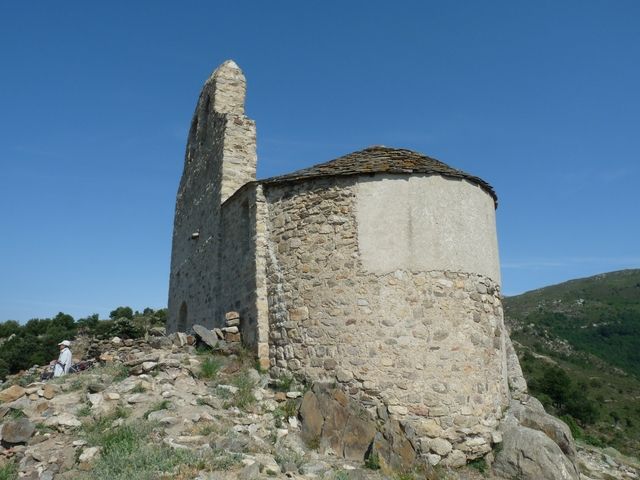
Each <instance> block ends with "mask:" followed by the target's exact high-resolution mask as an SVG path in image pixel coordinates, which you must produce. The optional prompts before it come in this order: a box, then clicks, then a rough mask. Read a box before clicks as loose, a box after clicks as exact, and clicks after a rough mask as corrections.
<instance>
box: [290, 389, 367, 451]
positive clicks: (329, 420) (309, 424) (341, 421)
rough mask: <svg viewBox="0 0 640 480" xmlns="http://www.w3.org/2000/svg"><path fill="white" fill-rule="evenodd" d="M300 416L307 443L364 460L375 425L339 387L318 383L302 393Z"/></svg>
mask: <svg viewBox="0 0 640 480" xmlns="http://www.w3.org/2000/svg"><path fill="white" fill-rule="evenodd" d="M299 415H300V419H301V421H302V432H301V433H302V438H303V439H304V440H305V441H306V442H307V444H308V445H311V446H314V447H316V446H317V447H319V449H320V451H321V452H327V451H332V452H333V453H334V454H336V455H338V456H340V457H343V458H346V459H348V460H354V461H363V460H364V458H365V455H366V454H367V452H368V451H369V449H370V447H371V443H372V442H373V438H374V436H375V434H376V424H375V422H374V420H373V419H372V418H371V417H370V415H369V414H368V413H367V411H366V410H364V409H363V408H362V407H361V406H360V405H358V404H357V403H356V402H354V401H351V400H350V399H349V397H347V396H346V395H345V394H344V393H343V392H342V390H340V389H337V388H329V387H325V386H322V385H321V384H316V385H314V387H313V389H312V390H310V391H308V392H307V393H306V394H305V396H304V398H303V399H302V404H301V408H300V411H299Z"/></svg>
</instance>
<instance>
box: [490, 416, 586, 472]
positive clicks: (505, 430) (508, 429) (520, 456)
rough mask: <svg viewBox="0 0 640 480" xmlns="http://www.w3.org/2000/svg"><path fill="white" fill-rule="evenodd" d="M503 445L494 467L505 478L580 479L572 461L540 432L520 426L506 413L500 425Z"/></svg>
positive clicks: (514, 418)
mask: <svg viewBox="0 0 640 480" xmlns="http://www.w3.org/2000/svg"><path fill="white" fill-rule="evenodd" d="M501 430H502V438H503V442H502V448H501V449H500V450H499V451H498V453H497V454H496V459H495V463H494V464H493V467H494V469H495V471H496V473H498V474H501V475H503V476H505V477H506V478H518V479H520V480H579V478H580V475H579V473H578V471H577V469H576V467H575V465H574V464H573V462H572V461H571V460H570V459H569V458H568V457H567V456H566V455H565V454H564V453H563V452H562V450H561V449H560V447H559V446H558V445H557V444H556V443H555V442H554V441H553V440H551V438H549V437H548V436H547V435H545V434H544V433H543V432H541V431H538V430H534V429H532V428H529V427H525V426H522V425H520V424H519V423H518V420H517V418H516V417H515V416H514V415H513V414H511V413H509V414H508V415H507V416H506V417H505V419H504V420H503V422H502V424H501Z"/></svg>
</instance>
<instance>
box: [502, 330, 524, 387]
mask: <svg viewBox="0 0 640 480" xmlns="http://www.w3.org/2000/svg"><path fill="white" fill-rule="evenodd" d="M504 337H505V349H506V352H505V353H506V357H507V381H508V383H509V392H510V393H511V398H515V399H520V398H522V397H524V396H526V394H527V381H526V380H525V378H524V375H523V373H522V367H520V361H519V360H518V354H517V353H516V350H515V349H514V348H513V343H511V338H509V335H504Z"/></svg>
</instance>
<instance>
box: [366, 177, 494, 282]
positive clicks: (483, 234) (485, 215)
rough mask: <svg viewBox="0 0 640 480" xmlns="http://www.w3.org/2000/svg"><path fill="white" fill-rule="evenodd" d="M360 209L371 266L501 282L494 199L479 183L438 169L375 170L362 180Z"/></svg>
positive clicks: (379, 270)
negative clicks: (425, 172)
mask: <svg viewBox="0 0 640 480" xmlns="http://www.w3.org/2000/svg"><path fill="white" fill-rule="evenodd" d="M356 212H357V224H358V247H359V253H360V259H361V261H362V265H363V268H364V269H365V270H367V271H369V272H372V273H387V272H393V271H394V270H398V269H402V270H409V271H430V270H442V271H452V272H456V271H460V272H473V273H477V274H479V275H484V276H485V277H488V278H491V279H492V280H493V281H495V282H497V283H500V262H499V259H498V245H497V240H496V222H495V207H494V201H493V198H491V197H490V196H489V195H487V193H486V192H485V191H484V190H482V189H481V188H480V187H479V186H477V185H474V184H471V183H469V182H467V181H465V180H460V179H449V178H446V177H441V176H438V175H431V176H427V175H412V176H406V177H404V178H403V179H398V178H397V176H389V175H386V176H385V175H376V176H375V177H374V178H372V179H362V180H361V181H360V182H359V183H358V187H357V205H356Z"/></svg>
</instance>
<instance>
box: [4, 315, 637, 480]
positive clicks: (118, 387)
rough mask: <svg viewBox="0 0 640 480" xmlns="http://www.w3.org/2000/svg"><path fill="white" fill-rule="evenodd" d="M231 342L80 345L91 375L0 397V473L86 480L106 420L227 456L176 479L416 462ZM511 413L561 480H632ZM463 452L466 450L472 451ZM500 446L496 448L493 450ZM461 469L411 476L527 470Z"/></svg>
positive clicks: (332, 400) (378, 428)
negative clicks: (209, 368) (544, 450)
mask: <svg viewBox="0 0 640 480" xmlns="http://www.w3.org/2000/svg"><path fill="white" fill-rule="evenodd" d="M235 320H236V319H235V318H230V319H229V321H230V322H231V323H233V322H234V321H235ZM233 326H235V325H230V327H233ZM225 328H228V327H225ZM209 334H213V335H215V336H216V338H217V339H218V341H217V342H216V344H215V347H214V348H213V349H211V348H210V347H208V346H206V345H207V344H206V342H205V338H207V339H208V338H210V337H209ZM230 335H231V336H230ZM236 335H237V336H236ZM235 340H238V341H239V340H240V334H239V332H236V331H235V330H225V329H221V332H214V331H209V332H204V331H202V332H201V334H199V335H184V336H181V335H177V334H173V335H171V336H168V337H166V336H157V335H156V336H149V337H148V338H147V339H146V340H142V339H141V340H130V339H124V340H123V339H118V338H114V339H112V340H102V341H95V340H93V341H89V342H88V344H87V348H86V350H87V351H88V352H92V353H93V354H94V355H96V357H97V358H99V359H101V361H100V362H99V364H98V365H97V366H96V367H94V368H93V369H91V370H87V371H85V372H81V373H80V374H75V375H69V376H66V377H62V378H60V379H56V380H53V381H50V382H48V383H42V382H37V381H33V382H31V383H27V384H24V385H22V386H21V385H12V386H9V387H7V388H5V389H4V390H2V391H0V398H3V399H6V400H4V401H3V403H2V404H0V445H1V446H0V467H1V466H2V465H4V464H6V463H7V462H15V464H16V465H17V470H18V473H19V477H20V478H26V479H51V480H54V479H81V478H91V471H92V469H93V468H94V467H95V465H97V462H100V458H101V454H102V453H101V447H102V446H101V445H94V444H91V443H90V442H89V440H88V439H89V438H90V437H89V436H88V435H87V434H86V432H87V428H88V427H87V426H88V425H91V424H94V423H95V422H97V421H98V420H99V419H101V418H102V419H104V418H109V419H111V420H110V422H111V424H110V425H107V426H106V427H105V428H115V427H117V426H118V425H123V424H129V423H130V422H138V421H144V422H150V424H151V425H153V438H154V439H155V441H157V442H158V443H160V444H163V445H167V446H169V447H170V448H171V449H173V450H175V451H189V452H195V453H197V454H202V455H206V454H209V455H211V454H216V455H222V456H224V458H225V464H224V468H220V466H219V465H217V464H211V465H210V466H208V467H207V466H205V467H204V468H201V469H200V470H198V471H194V472H192V476H189V477H181V478H198V479H200V480H206V479H218V478H225V479H232V480H233V479H252V478H262V477H269V478H294V479H295V478H298V479H314V478H319V479H322V478H324V479H342V478H350V479H357V478H370V479H384V478H395V474H393V473H389V472H390V470H395V471H403V470H407V469H410V468H411V465H412V464H414V462H415V460H416V449H415V448H414V446H413V444H412V441H413V442H415V441H418V440H417V438H418V437H417V436H416V433H415V432H411V431H409V430H407V426H406V425H402V424H400V423H399V422H397V421H396V420H394V419H393V418H391V416H390V415H389V414H388V412H378V411H373V409H367V408H366V407H364V406H362V405H361V404H359V403H356V402H354V400H353V399H351V398H350V397H349V396H348V395H345V393H344V392H343V391H342V390H341V389H340V388H339V387H338V386H336V385H327V384H316V385H313V386H311V388H309V387H305V386H304V385H299V384H298V385H296V384H291V385H289V384H290V383H291V378H283V379H281V380H279V381H276V380H274V379H273V378H271V377H270V376H268V375H267V374H266V373H263V372H260V371H258V370H255V368H253V367H254V365H255V363H254V360H253V357H251V355H247V352H246V351H244V350H243V349H242V348H241V347H240V344H239V343H238V342H235ZM157 345H160V346H159V347H158V346H157ZM205 347H206V348H205ZM210 361H215V362H218V363H217V367H218V369H217V371H215V372H210V374H211V377H210V378H204V377H203V373H202V372H203V371H204V370H203V366H204V365H205V364H206V363H207V362H210ZM37 372H38V369H35V368H34V369H32V370H30V372H28V373H27V374H25V375H23V376H22V377H16V378H14V379H13V380H14V381H17V380H20V379H22V380H26V379H29V378H32V377H33V376H34V374H37ZM247 386H248V388H247ZM123 412H126V415H124V413H123ZM510 412H511V413H510V415H509V419H510V420H509V421H511V422H514V423H517V424H518V425H520V426H522V425H529V426H535V425H534V424H537V425H538V427H536V428H539V427H540V426H542V429H544V430H545V431H547V435H550V436H546V435H545V434H543V433H541V432H540V431H535V432H537V433H534V434H532V435H533V436H542V437H544V438H546V439H548V442H550V443H551V444H553V445H555V446H556V447H555V448H557V451H558V452H561V447H562V445H564V449H565V450H567V451H566V452H565V454H570V455H572V456H573V457H574V458H575V459H576V463H577V465H578V466H579V470H580V476H579V477H578V476H572V477H567V478H576V479H577V478H580V479H582V480H601V479H611V478H614V479H633V478H638V465H637V464H634V463H633V462H631V461H630V460H629V459H626V458H625V457H623V456H622V455H620V454H619V453H618V452H615V451H614V450H612V449H610V450H609V451H605V452H602V451H599V450H596V449H593V448H591V447H589V448H586V447H580V448H578V450H577V452H576V451H575V450H574V449H572V448H573V447H572V445H573V443H572V442H568V443H567V439H566V431H564V429H563V427H562V426H561V425H559V424H556V423H554V421H553V419H551V418H546V417H545V415H546V414H544V412H543V410H542V411H541V409H540V408H539V404H538V403H536V401H535V400H532V399H529V400H528V403H527V404H524V403H522V404H519V405H512V407H511V409H510ZM385 416H386V418H387V420H386V421H382V420H381V417H385ZM547 417H548V416H547ZM424 428H425V430H426V431H429V429H430V428H438V426H437V425H435V424H434V425H431V426H430V425H425V426H424ZM522 428H526V429H527V431H529V430H530V431H531V432H534V430H531V429H529V428H528V427H522ZM518 432H519V433H518V434H521V432H522V430H521V429H520V430H518ZM503 435H504V439H497V438H496V439H494V441H496V442H499V441H501V440H504V441H505V442H506V440H507V438H508V436H509V435H510V434H509V432H508V430H507V429H503ZM551 437H554V438H553V440H551V439H550V438H551ZM545 442H546V441H545ZM556 442H557V443H556ZM563 442H564V443H563ZM468 443H469V445H468V446H469V448H472V447H473V445H472V443H473V442H468ZM544 444H545V445H546V443H544ZM514 445H516V447H517V445H518V442H515V443H514ZM558 445H560V446H558ZM525 447H527V445H525ZM530 447H531V448H533V447H532V446H530ZM427 448H428V450H429V451H431V452H433V453H432V454H430V455H432V456H433V457H434V458H433V459H431V460H432V461H433V463H438V462H437V461H436V460H439V459H440V458H444V457H447V456H448V455H451V452H452V451H453V450H452V445H451V444H450V443H449V442H447V441H446V440H443V439H439V438H437V437H434V438H433V439H432V440H429V443H428V445H426V446H424V449H427ZM508 448H510V447H508V446H507V445H506V444H505V447H504V448H503V450H502V451H505V450H508ZM529 453H530V452H526V454H527V455H528V454H529ZM372 454H375V456H373V457H372ZM560 454H561V453H560ZM500 455H501V453H499V454H498V456H497V458H496V464H499V462H500ZM221 458H222V457H221ZM366 458H370V459H371V458H375V462H377V464H378V465H379V466H380V467H382V469H381V470H372V469H368V468H365V467H364V463H365V461H367V460H366ZM563 458H567V457H563ZM427 460H429V458H428V459H427ZM368 462H369V465H370V466H372V464H371V460H368ZM375 462H374V464H373V466H376V465H375ZM464 463H465V458H464V455H461V456H460V459H459V463H458V464H457V465H453V464H451V465H450V466H447V467H444V466H438V467H427V469H426V470H425V469H424V467H422V468H423V469H422V470H419V471H420V472H421V473H419V474H416V476H415V477H414V478H430V479H437V478H442V479H444V478H448V479H467V478H468V479H479V478H494V479H502V478H519V477H517V476H515V475H520V476H521V477H522V478H532V477H530V476H527V475H526V472H524V473H523V472H519V473H513V472H508V471H505V470H503V474H502V476H501V475H500V474H497V473H490V472H486V473H484V474H480V473H479V472H478V471H476V470H474V469H472V468H468V467H467V468H462V469H457V470H454V469H452V468H453V467H458V466H461V465H463V464H464ZM166 473H167V474H169V475H171V473H172V472H166ZM174 473H175V472H174ZM576 475H577V474H576ZM537 478H561V477H544V476H540V477H537Z"/></svg>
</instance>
